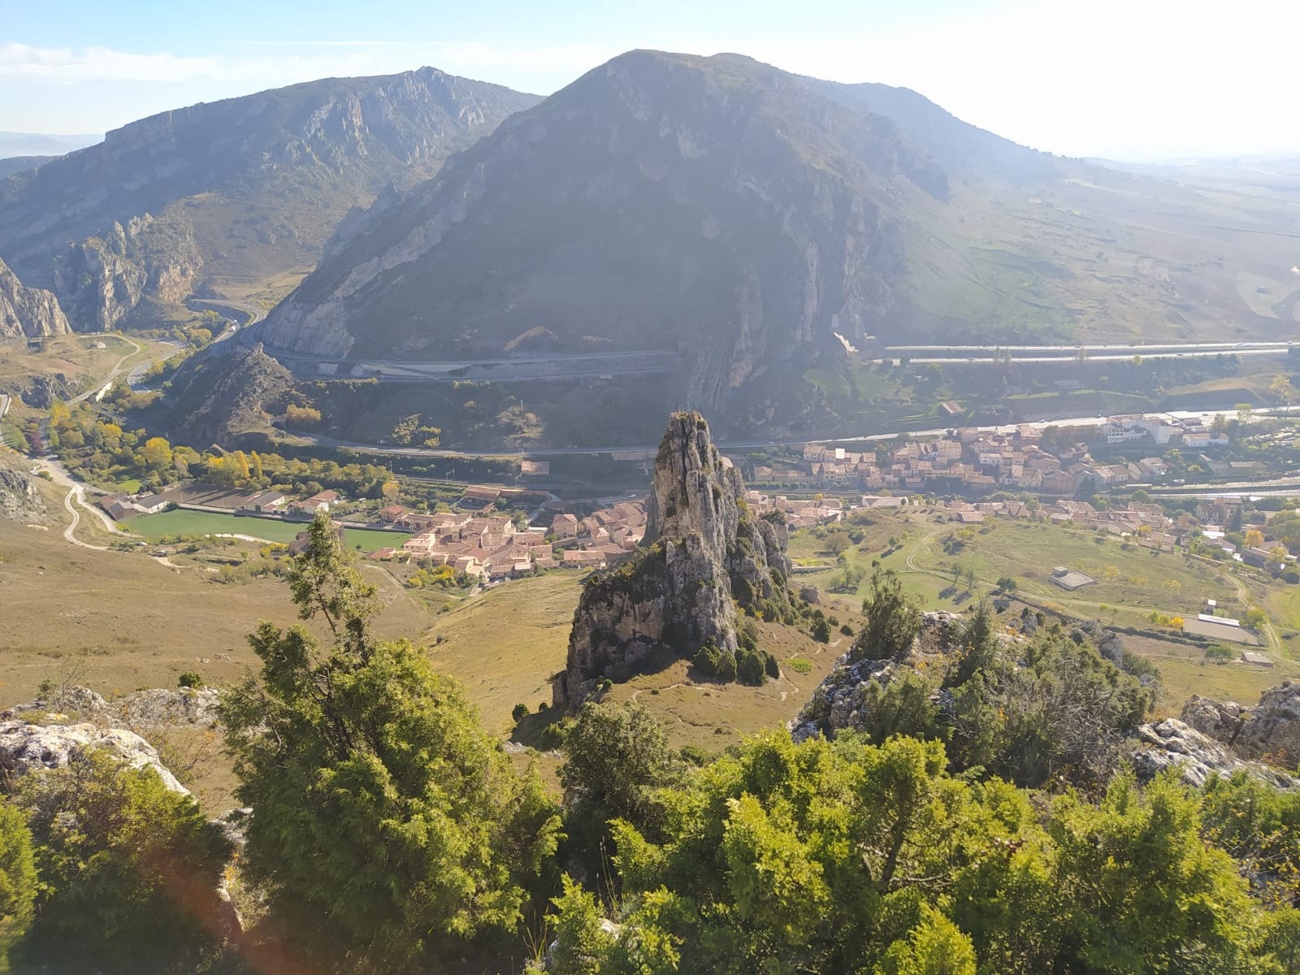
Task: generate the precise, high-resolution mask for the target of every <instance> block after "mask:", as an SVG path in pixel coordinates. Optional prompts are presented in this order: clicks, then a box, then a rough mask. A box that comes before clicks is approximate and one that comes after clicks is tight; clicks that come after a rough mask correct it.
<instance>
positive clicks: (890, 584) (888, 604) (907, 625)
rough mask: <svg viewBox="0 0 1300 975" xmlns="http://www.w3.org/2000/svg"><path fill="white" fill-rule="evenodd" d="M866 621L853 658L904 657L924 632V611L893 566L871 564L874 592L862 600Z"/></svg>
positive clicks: (853, 649)
mask: <svg viewBox="0 0 1300 975" xmlns="http://www.w3.org/2000/svg"><path fill="white" fill-rule="evenodd" d="M862 612H863V613H864V614H866V617H867V622H866V624H865V625H864V626H863V627H862V631H861V632H860V633H859V634H858V638H857V639H856V640H855V641H854V642H853V647H852V650H851V651H850V656H851V658H852V659H853V660H863V659H871V660H885V659H888V658H890V657H901V656H902V655H903V654H905V653H906V652H907V651H908V650H909V649H910V648H911V646H912V641H913V640H915V639H916V635H917V634H918V633H920V632H921V610H920V609H919V608H918V607H917V604H916V599H915V598H914V597H913V596H910V595H908V594H906V593H904V592H903V584H902V582H900V581H899V578H898V575H897V574H896V573H895V572H894V571H893V570H891V569H882V568H881V565H880V563H879V562H873V563H872V573H871V592H870V593H868V594H867V598H866V599H864V600H863V601H862Z"/></svg>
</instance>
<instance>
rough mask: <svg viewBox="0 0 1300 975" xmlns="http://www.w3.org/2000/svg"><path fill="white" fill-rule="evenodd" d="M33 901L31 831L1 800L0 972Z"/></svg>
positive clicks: (28, 919)
mask: <svg viewBox="0 0 1300 975" xmlns="http://www.w3.org/2000/svg"><path fill="white" fill-rule="evenodd" d="M35 902H36V866H35V862H34V860H33V858H32V834H31V832H30V831H29V830H28V829H27V823H26V821H25V819H24V817H23V814H22V813H21V812H19V811H18V809H17V808H16V807H14V806H11V805H7V804H3V803H0V972H7V971H9V951H10V949H11V948H13V946H14V945H15V944H17V943H18V940H19V939H20V938H21V937H22V936H23V935H24V934H25V933H26V932H27V927H28V925H29V924H31V921H32V908H33V905H34V904H35Z"/></svg>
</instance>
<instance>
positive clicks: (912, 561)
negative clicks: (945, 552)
mask: <svg viewBox="0 0 1300 975" xmlns="http://www.w3.org/2000/svg"><path fill="white" fill-rule="evenodd" d="M942 531H943V529H942V528H936V529H935V530H934V531H932V532H930V534H928V535H926V536H925V538H923V539H921V544H919V545H917V546H916V548H914V549H912V551H910V552H908V553H907V558H906V559H904V564H905V565H906V566H907V568H908V569H909V570H910V571H912V572H924V573H927V574H934V573H932V572H931V570H929V569H922V568H919V567H918V566H917V564H916V557H917V556H918V555H920V554H921V553H922V552H924V551H925V550H926V549H927V548H929V547H930V542H932V541H934V536H936V535H938V534H940V533H941V532H942Z"/></svg>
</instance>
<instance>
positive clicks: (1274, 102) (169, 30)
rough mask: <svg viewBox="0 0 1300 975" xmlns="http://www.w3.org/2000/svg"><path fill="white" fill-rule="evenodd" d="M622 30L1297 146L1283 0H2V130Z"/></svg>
mask: <svg viewBox="0 0 1300 975" xmlns="http://www.w3.org/2000/svg"><path fill="white" fill-rule="evenodd" d="M636 47H649V48H659V49H665V50H674V51H688V52H694V53H698V54H714V53H717V52H719V51H736V52H740V53H743V54H749V55H751V56H753V57H756V58H758V59H760V60H763V61H767V62H770V63H772V64H775V65H777V66H778V67H781V68H785V69H787V70H791V71H797V72H800V73H803V74H811V75H815V76H817V77H821V78H830V79H834V80H836V81H846V82H853V81H878V82H884V83H886V84H891V85H901V86H905V87H908V88H913V89H915V90H917V91H919V92H921V93H922V94H923V95H925V96H927V97H928V98H930V99H931V100H933V101H935V102H938V103H939V104H940V105H942V106H943V107H944V108H946V109H948V110H949V111H951V112H952V113H953V114H955V115H957V116H959V117H961V118H963V119H966V120H967V121H969V122H973V123H975V124H976V125H980V126H982V127H984V128H987V129H991V130H992V131H994V132H997V133H999V134H1000V135H1004V136H1007V137H1008V138H1011V139H1014V140H1016V141H1017V142H1021V143H1025V144H1027V145H1031V146H1034V147H1036V148H1039V149H1046V150H1049V151H1052V152H1057V153H1063V154H1066V155H1106V156H1112V157H1123V158H1134V159H1144V158H1167V157H1175V156H1183V155H1232V154H1238V153H1240V154H1247V153H1252V154H1255V153H1268V152H1281V151H1297V150H1300V0H1215V2H1207V0H1037V2H1034V0H786V2H782V3H769V2H764V0H746V2H735V0H652V2H645V0H640V2H637V3H627V2H625V0H602V2H595V0H559V2H555V0H552V2H550V3H539V2H537V0H493V2H480V3H473V2H466V0H458V2H456V3H454V4H452V3H443V2H432V3H409V2H400V0H365V2H360V0H312V2H310V3H305V2H299V0H260V2H257V3H253V2H249V0H181V2H172V3H161V2H158V0H150V2H145V0H112V2H105V0H41V2H37V3H30V2H29V3H18V2H16V0H0V131H13V132H47V133H71V132H102V131H104V130H106V129H110V128H115V127H117V126H119V125H123V124H125V123H127V122H130V121H132V120H134V119H137V118H141V117H143V116H146V115H150V114H153V113H155V112H160V111H164V110H166V109H169V108H176V107H180V106H182V105H188V104H192V103H194V102H198V101H214V100H216V99H219V98H226V97H230V96H233V95H241V94H247V93H249V92H253V91H258V90H260V89H263V88H272V87H277V86H280V85H286V84H291V83H293V82H297V81H308V80H311V79H314V78H321V77H328V76H338V75H361V74H388V73H393V72H397V71H404V70H408V69H411V68H416V67H419V66H421V65H426V64H429V65H433V66H435V67H439V68H442V69H444V70H446V71H449V72H452V73H454V74H460V75H465V76H467V77H471V78H478V79H482V80H485V81H495V82H498V83H500V84H504V85H509V86H510V87H512V88H517V89H521V90H524V91H532V92H537V93H539V94H548V93H550V92H552V91H555V90H556V89H557V88H561V87H563V86H564V85H565V84H567V83H568V82H570V81H572V80H573V79H574V78H576V77H577V76H578V75H580V74H582V73H583V72H584V71H587V70H589V69H590V68H593V67H595V66H596V65H598V64H600V63H601V62H603V61H605V60H608V59H609V58H611V57H613V56H614V55H616V54H619V53H620V52H622V51H625V50H628V49H630V48H636Z"/></svg>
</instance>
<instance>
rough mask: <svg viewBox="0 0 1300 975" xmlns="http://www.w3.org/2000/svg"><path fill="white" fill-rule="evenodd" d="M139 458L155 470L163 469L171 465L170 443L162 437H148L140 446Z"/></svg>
mask: <svg viewBox="0 0 1300 975" xmlns="http://www.w3.org/2000/svg"><path fill="white" fill-rule="evenodd" d="M141 459H142V460H143V461H144V463H145V465H146V466H148V467H150V468H151V469H153V470H155V471H165V470H167V468H169V467H171V466H172V445H171V444H169V443H168V442H167V441H166V440H165V439H164V438H162V437H150V438H149V439H148V440H146V441H145V443H144V447H143V448H141Z"/></svg>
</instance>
